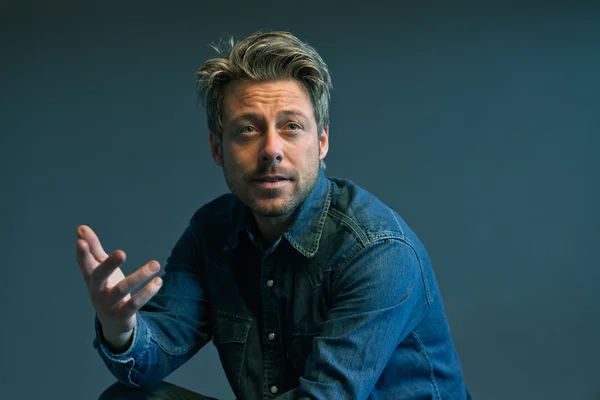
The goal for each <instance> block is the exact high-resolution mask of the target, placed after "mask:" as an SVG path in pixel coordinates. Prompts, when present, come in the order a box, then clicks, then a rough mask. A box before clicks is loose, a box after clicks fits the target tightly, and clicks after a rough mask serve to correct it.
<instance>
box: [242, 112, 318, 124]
mask: <svg viewBox="0 0 600 400" xmlns="http://www.w3.org/2000/svg"><path fill="white" fill-rule="evenodd" d="M279 116H280V117H294V116H295V117H301V118H304V119H308V117H307V116H306V114H304V113H303V112H302V111H300V110H283V111H282V112H280V113H279ZM260 118H261V115H260V114H258V113H254V112H245V113H242V114H239V115H236V116H235V117H233V118H232V119H231V122H232V123H235V122H238V121H239V120H257V119H260Z"/></svg>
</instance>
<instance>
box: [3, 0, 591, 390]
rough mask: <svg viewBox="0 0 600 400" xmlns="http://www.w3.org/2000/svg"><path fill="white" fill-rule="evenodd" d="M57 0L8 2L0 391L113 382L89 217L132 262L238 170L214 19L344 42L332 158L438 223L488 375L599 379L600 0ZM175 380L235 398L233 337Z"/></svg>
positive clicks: (169, 239)
mask: <svg viewBox="0 0 600 400" xmlns="http://www.w3.org/2000/svg"><path fill="white" fill-rule="evenodd" d="M49 3H50V2H48V4H47V3H45V2H41V1H37V2H35V1H29V2H24V1H21V2H17V1H13V2H6V1H4V2H3V3H2V6H1V7H0V15H1V17H0V49H2V50H1V53H0V57H1V58H0V73H1V75H0V76H1V79H2V87H1V91H0V98H1V101H2V103H1V109H0V121H1V124H0V132H1V135H0V167H1V169H0V171H1V174H2V176H1V180H0V190H1V194H2V195H1V196H0V202H1V203H0V205H1V207H0V210H1V211H0V212H1V221H2V230H1V231H0V232H1V235H2V236H1V240H0V246H1V247H0V251H1V255H2V263H3V265H2V272H3V274H2V282H3V285H2V290H1V291H0V295H1V296H2V297H1V301H2V303H1V304H3V308H2V329H1V335H2V337H1V341H0V346H1V356H0V360H1V364H0V367H1V371H0V387H1V391H2V392H1V393H0V397H1V398H3V399H12V398H20V399H51V398H52V399H54V398H60V399H94V398H96V397H97V396H98V395H99V393H100V392H101V391H102V390H103V389H104V388H105V387H107V386H108V385H110V384H111V383H112V382H113V378H112V377H111V376H110V374H109V372H108V370H107V369H106V368H105V366H104V364H103V363H102V361H101V360H100V358H99V357H98V356H97V354H96V352H95V351H94V350H93V348H92V339H93V335H94V330H93V308H92V306H91V304H90V302H89V300H88V298H87V292H86V289H85V286H84V283H83V280H82V278H81V274H80V272H79V269H78V267H77V265H76V263H75V240H76V237H75V228H76V226H77V225H79V224H89V225H90V226H91V227H92V228H93V229H95V230H96V231H97V232H98V234H99V236H100V239H101V240H102V242H103V244H104V246H105V248H106V250H107V251H109V252H110V251H113V250H116V249H123V250H124V251H125V252H126V253H127V255H128V260H127V262H126V264H125V265H124V270H125V272H126V273H129V272H132V271H133V270H135V269H137V268H138V267H139V266H141V265H142V264H143V263H145V262H147V261H148V260H150V259H156V260H158V261H159V262H160V263H161V264H162V265H164V263H165V261H166V257H167V256H168V254H169V252H170V250H171V247H172V246H173V245H174V244H175V241H176V240H177V239H178V237H179V235H180V234H181V233H182V232H183V229H184V228H185V226H186V224H187V222H188V220H189V218H190V217H191V215H192V213H193V212H194V211H195V210H196V209H197V208H198V207H200V206H201V205H202V204H204V203H205V202H207V201H209V200H211V199H212V198H214V197H215V196H217V195H219V194H221V193H223V192H224V191H226V190H227V188H226V186H225V183H224V180H223V177H222V174H221V171H220V169H219V168H218V167H216V166H215V165H214V164H213V162H212V160H211V158H210V156H209V148H208V140H207V138H208V136H207V131H206V118H205V116H204V114H203V109H202V108H201V107H199V106H197V105H196V102H195V93H194V84H193V74H194V72H195V70H196V68H197V67H198V66H199V65H200V64H201V63H202V62H203V61H204V60H205V59H207V58H208V57H211V56H213V51H212V50H211V49H210V48H209V46H208V44H209V43H210V42H212V41H214V40H217V39H218V38H219V37H220V36H221V35H223V34H234V35H235V36H236V37H237V38H239V37H240V36H242V35H245V34H248V33H250V32H252V31H254V30H257V29H263V28H268V29H285V30H290V31H292V32H293V33H294V34H296V35H297V36H299V37H300V38H301V39H303V40H306V41H307V42H309V43H310V44H312V45H314V46H315V47H316V48H317V50H318V51H319V52H320V53H321V55H322V56H323V57H324V59H325V60H326V62H327V63H328V64H329V66H330V69H331V74H332V78H333V82H334V87H335V89H334V91H333V93H332V96H333V100H332V104H331V151H330V153H329V155H328V157H327V162H328V173H329V174H330V175H334V176H341V177H345V178H349V179H352V180H354V181H355V182H357V183H358V184H360V185H362V186H363V187H364V188H366V189H368V190H369V191H371V192H373V193H375V194H376V195H377V196H379V197H380V198H381V199H382V200H383V201H385V202H386V203H387V204H388V205H390V206H391V207H392V208H394V209H396V210H397V211H398V212H399V213H400V214H401V215H402V216H403V217H404V218H405V219H406V220H407V222H408V223H409V224H410V225H411V226H412V227H413V229H414V230H415V231H416V232H417V234H418V235H419V236H420V237H421V239H422V240H423V242H424V244H425V246H426V248H427V249H428V251H429V253H430V255H431V257H432V259H433V263H434V267H435V269H436V273H437V277H438V279H439V284H440V286H441V290H442V294H443V296H444V298H445V304H446V308H447V312H448V317H449V320H450V323H451V327H452V332H453V337H454V340H455V343H456V347H457V348H458V351H459V353H460V356H461V358H462V362H463V364H464V372H465V376H466V380H467V382H468V384H469V386H470V388H471V390H472V391H473V393H474V395H475V396H476V397H477V398H478V399H489V400H494V399H561V400H564V399H598V398H600V367H599V366H598V361H597V360H598V358H599V357H600V350H599V348H598V341H597V339H598V337H600V319H599V312H598V310H599V307H598V304H599V302H598V299H597V294H598V289H599V283H598V282H599V278H600V269H599V268H598V261H597V260H598V258H597V257H596V256H595V255H594V254H595V249H597V248H598V243H600V234H599V229H598V228H599V227H600V213H599V212H598V209H597V205H598V203H599V200H600V189H599V184H598V180H599V178H600V168H599V165H598V164H599V163H598V150H599V147H600V146H599V144H600V139H599V136H598V131H599V128H600V124H599V105H600V100H599V97H598V96H599V93H600V91H599V90H600V78H599V71H600V12H598V7H593V6H592V5H591V3H592V2H591V1H590V2H589V3H588V4H587V5H584V4H583V2H582V4H581V5H577V4H576V3H573V2H572V3H571V5H570V6H569V7H563V6H554V5H548V4H546V5H544V6H543V7H537V6H533V5H529V6H527V7H524V6H520V5H517V3H516V2H514V3H515V4H510V5H509V4H506V5H503V6H500V5H493V6H492V5H490V4H491V3H487V4H486V5H479V6H476V7H475V6H473V5H471V6H468V7H467V6H462V5H461V6H459V5H453V6H450V5H445V6H444V5H443V3H438V4H433V3H430V2H426V1H420V2H414V4H410V3H409V2H404V3H389V4H387V5H386V4H385V3H383V2H382V3H381V4H377V3H376V2H374V1H365V2H364V3H363V4H355V5H350V4H349V3H347V2H344V3H338V4H335V3H333V2H331V3H330V2H325V1H318V2H311V1H303V2H297V3H285V4H284V2H277V3H275V2H274V3H272V4H269V3H266V2H258V3H257V2H243V3H240V4H235V3H233V2H227V3H226V2H215V3H214V4H202V3H203V2H200V1H196V2H184V3H182V2H176V1H173V2H156V1H146V2H144V3H139V2H137V3H133V2H123V3H127V4H126V5H123V4H119V3H118V2H114V1H113V2H97V4H98V5H96V6H93V5H83V4H79V2H75V1H72V2H65V1H54V2H52V5H49ZM82 3H83V2H82ZM540 3H541V2H540ZM168 380H170V381H171V382H174V383H177V384H180V385H183V386H185V387H187V388H189V389H192V390H196V391H201V392H203V393H205V394H207V395H212V396H216V397H219V398H224V399H227V398H232V394H231V391H230V389H229V387H228V385H227V382H226V380H225V377H224V374H223V372H222V369H221V366H220V363H219V361H218V359H217V357H216V352H215V349H214V347H213V346H212V345H208V346H207V347H206V348H205V349H204V350H202V351H201V352H200V353H199V354H198V355H197V356H196V357H195V358H193V359H192V360H191V361H190V362H189V363H187V364H186V365H184V366H183V367H182V368H181V369H179V370H178V371H176V372H175V373H173V374H172V375H171V376H170V377H169V378H168Z"/></svg>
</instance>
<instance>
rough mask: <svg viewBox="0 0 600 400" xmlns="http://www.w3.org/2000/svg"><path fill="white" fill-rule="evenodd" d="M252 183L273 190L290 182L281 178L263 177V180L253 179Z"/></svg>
mask: <svg viewBox="0 0 600 400" xmlns="http://www.w3.org/2000/svg"><path fill="white" fill-rule="evenodd" d="M253 181H254V182H255V183H256V184H258V185H259V186H261V187H264V188H275V187H279V186H283V185H284V184H286V183H287V182H289V181H290V180H289V179H287V178H284V177H282V176H265V177H263V178H257V179H254V180H253Z"/></svg>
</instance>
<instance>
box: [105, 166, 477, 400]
mask: <svg viewBox="0 0 600 400" xmlns="http://www.w3.org/2000/svg"><path fill="white" fill-rule="evenodd" d="M163 280H164V283H163V286H162V288H161V290H160V291H159V292H158V294H157V295H156V296H155V297H154V298H153V299H152V300H151V301H150V302H149V303H148V304H147V305H146V306H145V307H143V309H142V310H140V311H139V312H138V318H137V325H136V327H135V330H134V337H133V343H132V345H131V347H130V348H129V350H127V351H126V352H125V353H123V354H112V353H111V352H110V351H109V349H108V348H107V347H106V345H105V343H104V341H103V338H102V334H101V327H100V325H99V323H98V321H97V320H96V339H95V340H94V347H95V348H96V349H97V350H98V351H99V353H100V355H101V357H102V358H103V360H104V362H105V363H106V365H107V366H108V368H109V369H110V371H111V372H112V373H113V374H114V375H115V376H116V377H117V378H118V379H119V380H120V381H121V382H123V383H125V384H127V385H130V386H134V387H142V386H148V385H151V384H153V383H156V382H158V381H160V380H162V379H163V378H165V377H166V376H167V375H169V374H170V373H171V372H172V371H174V370H175V369H176V368H178V367H179V366H181V365H182V364H183V363H185V362H186V361H187V360H188V359H189V358H190V357H192V356H193V355H194V354H195V353H196V352H197V351H198V350H200V349H201V348H202V347H203V346H204V345H205V344H206V343H208V342H209V341H211V340H212V342H213V344H214V345H215V346H216V348H217V350H218V353H219V357H220V359H221V362H222V365H223V369H224V370H225V373H226V376H227V379H228V380H229V383H230V384H231V387H232V389H233V392H234V393H235V395H236V396H237V397H238V398H240V399H248V400H258V399H272V398H277V399H281V400H284V399H324V400H325V399H327V400H331V399H373V400H375V399H411V400H416V399H444V400H446V399H457V400H459V399H465V398H467V396H468V391H467V389H466V387H465V384H464V382H463V376H462V370H461V365H460V361H459V358H458V356H457V353H456V351H455V348H454V346H453V343H452V340H451V335H450V330H449V326H448V322H447V319H446V315H445V313H444V307H443V304H442V299H441V297H440V291H439V289H438V286H437V283H436V279H435V277H434V272H433V269H432V266H431V263H430V260H429V258H428V256H427V253H426V251H425V249H424V247H423V245H422V244H421V243H420V241H419V239H418V238H417V236H416V235H415V233H414V232H413V231H411V229H410V228H409V227H408V226H407V224H406V223H405V222H404V221H403V220H402V218H401V217H400V216H399V215H398V214H397V213H395V212H394V211H392V210H391V209H390V208H388V207H387V206H385V205H384V204H383V203H382V202H380V201H379V200H378V199H377V198H376V197H375V196H373V195H372V194H370V193H368V192H367V191H365V190H363V189H361V188H360V187H358V186H357V185H356V184H354V183H352V182H350V181H348V180H342V179H336V178H328V177H326V176H325V174H324V172H323V171H320V173H319V177H318V180H317V184H316V186H315V188H314V189H313V190H312V192H311V194H310V195H309V197H308V198H307V200H306V201H305V202H304V203H303V204H302V205H301V206H300V207H299V209H298V211H297V214H296V217H295V220H294V222H293V223H292V225H291V226H290V227H289V228H288V229H287V230H286V231H285V232H284V233H283V235H282V236H281V238H280V239H279V240H278V241H276V242H275V243H274V244H272V245H270V246H268V247H267V246H265V245H264V244H263V243H262V242H261V240H260V236H259V235H258V234H257V228H256V225H255V222H254V220H253V218H252V213H251V212H250V211H249V209H248V208H247V207H245V206H244V205H243V204H242V203H241V202H240V201H239V200H238V199H237V198H236V197H235V196H234V195H232V194H227V195H223V196H221V197H219V198H217V199H215V200H213V201H212V202H210V203H208V204H206V205H204V206H203V207H201V208H200V209H199V210H198V211H196V212H195V214H194V215H193V217H192V218H191V220H190V222H189V226H187V228H186V229H185V231H184V232H183V234H182V236H181V238H180V239H179V240H178V242H177V243H176V245H175V246H174V248H173V250H172V252H171V254H170V256H169V258H168V259H167V264H166V267H165V272H164V276H163ZM207 368H208V367H207ZM198 373H202V371H198Z"/></svg>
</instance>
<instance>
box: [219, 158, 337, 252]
mask: <svg viewBox="0 0 600 400" xmlns="http://www.w3.org/2000/svg"><path fill="white" fill-rule="evenodd" d="M330 204H331V182H330V181H329V179H327V177H326V176H325V172H324V171H323V170H322V169H319V174H318V176H317V182H316V184H315V186H314V187H313V189H312V190H311V192H310V193H309V195H308V197H307V198H306V200H304V202H303V203H302V204H301V205H300V206H299V207H298V210H297V211H296V215H295V217H294V221H293V222H292V224H291V225H290V226H289V227H288V228H287V229H286V230H285V232H284V233H283V237H285V238H286V239H287V240H288V242H290V244H291V245H292V246H293V247H294V248H295V249H296V250H297V251H298V252H299V253H301V254H302V255H304V256H305V257H313V256H314V255H315V254H316V253H317V251H318V250H319V242H320V240H321V235H322V233H323V225H324V224H325V217H326V216H327V212H328V211H329V206H330ZM233 214H234V220H233V224H232V228H233V229H232V231H231V233H230V234H229V236H228V238H227V240H226V242H225V247H224V248H223V250H225V251H227V250H231V249H234V248H235V247H237V245H238V239H239V233H240V232H242V231H247V232H248V234H249V235H251V236H252V232H253V231H254V228H255V223H254V222H253V221H254V216H253V215H252V212H251V211H250V209H249V208H248V207H247V206H246V205H245V204H243V203H242V202H241V201H240V200H237V201H236V207H235V211H234V212H233Z"/></svg>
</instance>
